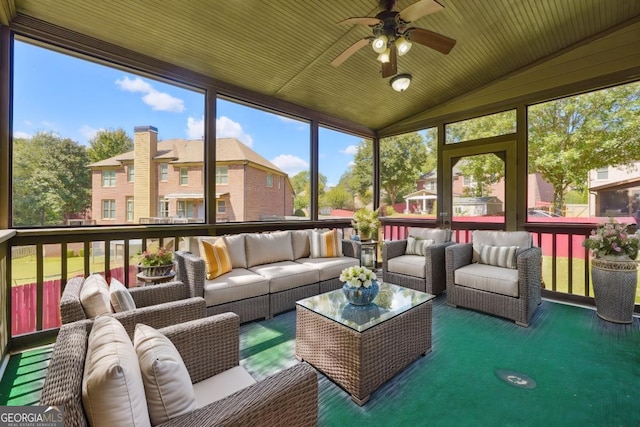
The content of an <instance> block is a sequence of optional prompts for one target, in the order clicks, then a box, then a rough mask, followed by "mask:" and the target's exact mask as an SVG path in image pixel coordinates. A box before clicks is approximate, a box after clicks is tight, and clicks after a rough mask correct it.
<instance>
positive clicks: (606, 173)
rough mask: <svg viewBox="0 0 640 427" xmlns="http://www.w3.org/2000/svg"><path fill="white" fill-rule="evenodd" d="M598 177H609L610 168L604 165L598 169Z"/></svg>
mask: <svg viewBox="0 0 640 427" xmlns="http://www.w3.org/2000/svg"><path fill="white" fill-rule="evenodd" d="M596 179H609V168H608V167H604V168H600V169H598V170H597V171H596Z"/></svg>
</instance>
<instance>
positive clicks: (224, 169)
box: [216, 166, 229, 184]
mask: <svg viewBox="0 0 640 427" xmlns="http://www.w3.org/2000/svg"><path fill="white" fill-rule="evenodd" d="M228 183H229V167H228V166H217V167H216V184H228Z"/></svg>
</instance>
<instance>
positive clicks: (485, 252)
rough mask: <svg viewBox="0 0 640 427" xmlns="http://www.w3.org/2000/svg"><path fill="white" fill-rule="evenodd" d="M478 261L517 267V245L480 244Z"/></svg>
mask: <svg viewBox="0 0 640 427" xmlns="http://www.w3.org/2000/svg"><path fill="white" fill-rule="evenodd" d="M478 249H479V250H478V256H479V257H478V262H479V263H480V264H489V265H495V266H496V267H503V268H516V267H517V264H516V255H517V254H518V249H519V248H518V247H517V246H491V245H485V244H482V243H480V244H479V245H478Z"/></svg>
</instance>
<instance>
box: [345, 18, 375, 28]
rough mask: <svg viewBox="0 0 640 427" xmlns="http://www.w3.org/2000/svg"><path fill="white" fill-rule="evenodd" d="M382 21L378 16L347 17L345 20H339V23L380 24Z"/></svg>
mask: <svg viewBox="0 0 640 427" xmlns="http://www.w3.org/2000/svg"><path fill="white" fill-rule="evenodd" d="M380 22H382V21H380V20H379V19H378V18H371V17H363V18H348V19H345V20H344V21H340V22H338V25H347V24H359V25H369V26H374V25H378V24H379V23H380Z"/></svg>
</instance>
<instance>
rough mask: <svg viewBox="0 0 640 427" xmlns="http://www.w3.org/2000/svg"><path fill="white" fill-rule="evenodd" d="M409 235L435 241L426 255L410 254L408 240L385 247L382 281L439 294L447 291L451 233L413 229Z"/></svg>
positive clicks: (387, 242)
mask: <svg viewBox="0 0 640 427" xmlns="http://www.w3.org/2000/svg"><path fill="white" fill-rule="evenodd" d="M408 235H409V236H414V237H420V238H421V239H432V240H434V244H432V245H430V246H428V247H427V248H426V254H425V255H424V256H420V255H407V254H406V253H405V252H406V248H407V239H403V240H392V241H385V242H384V243H383V244H382V280H384V281H385V282H389V283H393V284H395V285H399V286H404V287H406V288H411V289H415V290H416V291H421V292H426V293H429V294H433V295H439V294H441V293H442V292H444V290H445V289H446V284H445V270H444V250H445V248H446V247H447V246H450V245H453V244H454V242H452V241H451V230H442V229H426V228H410V229H409V232H408Z"/></svg>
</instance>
